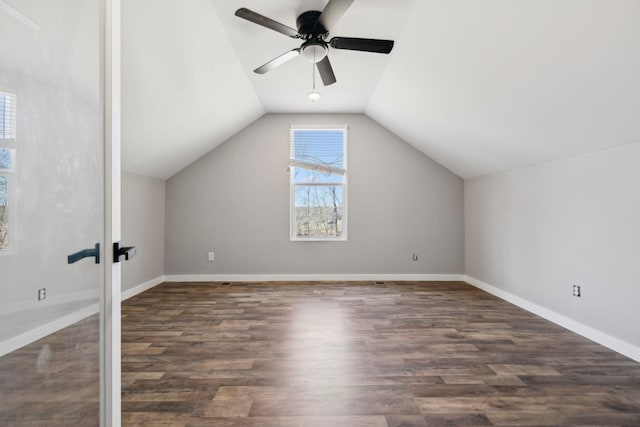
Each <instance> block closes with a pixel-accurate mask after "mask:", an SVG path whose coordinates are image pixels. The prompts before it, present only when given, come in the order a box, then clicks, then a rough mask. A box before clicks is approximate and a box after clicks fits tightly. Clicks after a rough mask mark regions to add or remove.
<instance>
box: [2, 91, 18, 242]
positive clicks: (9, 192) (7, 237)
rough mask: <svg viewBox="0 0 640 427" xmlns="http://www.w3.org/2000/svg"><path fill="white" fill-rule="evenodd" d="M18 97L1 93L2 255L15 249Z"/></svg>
mask: <svg viewBox="0 0 640 427" xmlns="http://www.w3.org/2000/svg"><path fill="white" fill-rule="evenodd" d="M15 138H16V96H15V95H12V94H10V93H6V92H0V255H2V254H7V253H9V252H10V251H11V250H12V249H14V247H15V222H16V219H15V205H16V204H15V191H14V187H15V170H16V150H15V149H13V148H10V147H13V146H14V145H13V144H14V143H15Z"/></svg>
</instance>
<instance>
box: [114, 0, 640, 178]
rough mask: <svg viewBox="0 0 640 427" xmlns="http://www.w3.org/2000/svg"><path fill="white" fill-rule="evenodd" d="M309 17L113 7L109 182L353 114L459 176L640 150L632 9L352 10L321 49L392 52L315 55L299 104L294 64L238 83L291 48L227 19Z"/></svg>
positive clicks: (158, 172) (439, 4)
mask: <svg viewBox="0 0 640 427" xmlns="http://www.w3.org/2000/svg"><path fill="white" fill-rule="evenodd" d="M325 3H326V0H282V1H275V0H272V1H265V0H243V1H242V2H229V1H226V0H184V1H180V2H176V1H175V0H136V1H126V2H123V95H122V98H123V157H124V168H125V170H128V171H131V172H136V173H140V174H143V175H150V176H157V177H161V178H166V177H169V176H171V175H173V174H174V173H176V172H177V171H179V170H180V169H181V168H183V167H185V166H187V165H188V164H190V163H191V162H192V161H194V160H196V159H197V158H199V157H200V156H202V155H203V154H204V153H206V152H207V151H209V150H211V149H212V148H214V147H215V146H217V145H219V144H220V143H222V142H224V141H225V140H226V139H228V137H229V136H231V135H233V134H234V133H236V132H237V131H239V130H241V129H242V128H243V127H245V126H246V125H247V124H249V123H251V122H252V121H254V120H255V119H257V118H259V117H260V116H261V115H262V114H264V113H268V112H350V113H353V112H356V113H365V114H367V115H369V116H370V117H372V118H373V119H375V120H376V121H378V122H379V123H380V124H382V125H383V126H385V127H387V128H388V129H389V130H391V131H392V132H394V133H396V134H397V135H399V136H400V137H402V138H403V139H404V140H406V141H407V142H408V143H410V144H412V145H414V146H415V147H417V148H418V149H419V150H421V151H423V152H424V153H425V154H427V155H429V156H430V157H432V158H433V159H435V160H436V161H438V162H440V163H442V164H443V165H444V166H445V167H447V168H449V169H450V170H452V171H453V172H454V173H456V174H458V175H460V176H461V177H464V178H468V177H473V176H478V175H483V174H487V173H493V172H498V171H502V170H507V169H512V168H516V167H520V166H524V165H529V164H535V163H540V162H546V161H552V160H555V159H560V158H564V157H568V156H572V155H577V154H581V153H585V152H590V151H594V150H599V149H603V148H608V147H613V146H617V145H623V144H629V143H634V142H640V48H639V47H638V42H639V41H640V1H638V0H518V1H514V0H482V1H472V0H397V1H393V2H390V1H386V0H356V1H355V2H354V4H353V5H352V6H351V8H350V9H349V10H348V11H347V13H346V14H345V15H344V17H343V18H342V19H341V20H340V21H339V22H338V24H337V25H336V26H335V28H334V29H333V31H332V33H331V36H336V35H339V36H353V37H371V38H389V39H394V40H395V41H396V45H395V47H394V50H393V52H392V53H391V54H390V55H380V54H371V53H362V52H352V51H339V50H331V51H330V59H331V61H332V64H333V67H334V70H335V73H336V76H337V79H338V82H337V83H336V84H335V85H333V86H330V87H327V88H324V87H322V85H321V83H320V82H319V80H318V84H319V89H320V92H322V95H323V96H322V98H321V99H320V101H318V102H316V103H311V102H310V101H309V100H308V99H307V98H306V96H305V95H306V93H307V92H309V90H310V89H311V64H309V63H307V62H305V61H304V60H303V59H302V58H296V59H294V60H292V61H291V62H289V63H286V64H284V65H283V66H281V67H279V68H278V69H275V70H273V71H271V72H269V73H267V74H265V75H256V74H254V73H253V72H252V70H253V69H254V68H256V67H258V66H260V65H262V64H264V63H265V62H267V61H269V60H271V59H273V58H275V57H276V56H278V55H280V54H282V53H284V52H286V51H288V50H291V49H293V48H295V47H298V46H299V42H298V41H297V40H294V39H291V38H288V37H286V36H284V35H282V34H279V33H276V32H274V31H270V30H268V29H266V28H263V27H260V26H258V25H255V24H252V23H250V22H247V21H245V20H242V19H240V18H237V17H235V16H234V15H233V13H234V11H235V9H237V8H238V7H247V8H249V9H252V10H254V11H256V12H258V13H260V14H263V15H265V16H268V17H270V18H272V19H275V20H276V21H279V22H282V23H284V24H286V25H288V26H290V27H295V18H296V16H297V15H298V14H299V13H301V12H303V11H305V10H309V9H317V10H321V9H322V8H323V7H324V4H325Z"/></svg>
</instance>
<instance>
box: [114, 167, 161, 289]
mask: <svg viewBox="0 0 640 427" xmlns="http://www.w3.org/2000/svg"><path fill="white" fill-rule="evenodd" d="M164 227H165V182H164V180H161V179H157V178H149V177H145V176H140V175H134V174H131V173H123V174H122V243H123V245H125V246H130V245H134V246H136V248H137V250H138V252H137V254H136V256H135V257H134V258H132V259H131V260H129V261H127V262H124V263H123V264H122V290H123V291H124V290H127V289H131V288H132V287H134V286H137V285H140V284H143V283H145V282H148V281H150V280H153V279H156V278H158V277H160V276H162V275H164Z"/></svg>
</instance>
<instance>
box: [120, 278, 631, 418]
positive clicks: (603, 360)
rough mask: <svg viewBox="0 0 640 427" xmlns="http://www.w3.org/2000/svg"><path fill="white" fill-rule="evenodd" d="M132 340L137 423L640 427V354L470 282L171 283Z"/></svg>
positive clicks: (127, 351) (133, 315) (147, 299)
mask: <svg viewBox="0 0 640 427" xmlns="http://www.w3.org/2000/svg"><path fill="white" fill-rule="evenodd" d="M122 350H123V357H122V370H123V395H122V398H123V402H122V410H123V415H122V417H123V424H124V425H147V426H148V425H153V426H155V425H172V426H221V427H232V426H252V427H253V426H255V427H258V426H260V427H271V426H274V427H275V426H287V427H289V426H305V427H315V426H323V427H329V426H331V427H340V426H345V427H347V426H348V427H386V426H389V427H399V426H461V425H465V426H466V425H475V426H489V425H497V426H514V425H527V426H550V425H554V426H569V425H589V426H605V425H606V426H611V425H621V426H635V427H638V426H640V364H638V363H636V362H634V361H631V360H629V359H627V358H625V357H622V356H620V355H618V354H616V353H614V352H612V351H610V350H607V349H605V348H603V347H602V346H600V345H597V344H594V343H593V342H591V341H589V340H587V339H585V338H582V337H580V336H578V335H575V334H573V333H571V332H568V331H566V330H564V329H562V328H560V327H559V326H556V325H554V324H552V323H550V322H547V321H545V320H542V319H540V318H538V317H536V316H534V315H532V314H530V313H527V312H525V311H523V310H520V309H518V308H517V307H514V306H512V305H510V304H508V303H505V302H503V301H501V300H498V299H497V298H495V297H493V296H490V295H488V294H486V293H484V292H482V291H479V290H477V289H475V288H473V287H471V286H469V285H467V284H463V283H451V282H442V283H434V282H429V283H426V282H422V283H418V282H415V283H398V284H395V283H384V284H375V283H371V282H367V283H349V284H326V283H325V284H318V283H295V284H284V283H283V284H274V283H254V284H235V283H234V284H231V285H222V284H187V283H179V284H165V285H162V286H159V287H156V288H155V289H153V290H151V291H149V292H146V293H144V294H141V295H139V296H137V297H135V298H133V299H131V300H129V301H127V303H126V304H125V305H124V307H123V348H122Z"/></svg>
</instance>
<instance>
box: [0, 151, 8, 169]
mask: <svg viewBox="0 0 640 427" xmlns="http://www.w3.org/2000/svg"><path fill="white" fill-rule="evenodd" d="M0 169H5V170H9V169H11V151H10V150H4V149H1V148H0Z"/></svg>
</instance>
